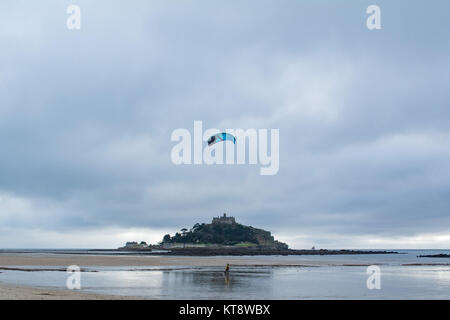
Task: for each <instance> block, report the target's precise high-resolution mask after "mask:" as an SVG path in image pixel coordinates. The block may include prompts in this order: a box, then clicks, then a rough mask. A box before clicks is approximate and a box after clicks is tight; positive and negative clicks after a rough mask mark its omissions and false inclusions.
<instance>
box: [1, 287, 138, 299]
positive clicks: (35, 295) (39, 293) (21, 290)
mask: <svg viewBox="0 0 450 320" xmlns="http://www.w3.org/2000/svg"><path fill="white" fill-rule="evenodd" d="M136 299H142V298H139V297H123V296H113V295H105V294H95V293H85V292H79V291H73V290H54V289H45V288H32V287H23V286H16V285H10V284H4V283H0V300H136Z"/></svg>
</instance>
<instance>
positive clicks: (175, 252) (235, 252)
mask: <svg viewBox="0 0 450 320" xmlns="http://www.w3.org/2000/svg"><path fill="white" fill-rule="evenodd" d="M127 251H129V252H132V253H140V254H157V255H170V256H272V255H282V256H289V255H342V254H352V255H356V254H398V252H396V251H379V250H376V251H369V250H327V249H319V250H295V249H286V250H276V249H258V248H214V249H212V248H176V249H175V248H174V249H171V250H167V251H166V252H161V251H158V252H155V251H153V252H152V251H150V250H142V249H134V250H127Z"/></svg>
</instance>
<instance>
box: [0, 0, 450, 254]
mask: <svg viewBox="0 0 450 320" xmlns="http://www.w3.org/2000/svg"><path fill="white" fill-rule="evenodd" d="M75 2H76V4H78V5H79V6H80V8H81V15H82V24H81V30H79V31H69V30H68V29H67V28H66V19H67V17H68V15H67V14H66V7H67V6H68V5H70V4H73V1H67V3H65V2H64V1H45V2H42V3H40V4H38V3H29V2H25V1H12V0H7V1H3V2H2V3H1V4H0V40H1V41H0V147H1V150H2V151H1V157H0V229H1V230H0V232H1V235H2V236H1V237H0V247H5V248H13V247H51V246H59V247H99V246H103V247H116V246H118V245H121V244H122V241H125V238H127V237H129V239H126V240H130V241H131V240H146V241H153V242H154V241H156V240H154V239H160V238H161V237H162V235H163V234H164V233H166V232H169V231H170V232H174V231H176V230H178V229H180V228H182V227H190V226H192V225H193V224H194V223H196V222H208V221H209V220H210V219H211V217H212V216H215V215H218V214H221V213H222V212H227V213H229V214H231V215H234V216H236V218H237V220H238V221H239V222H242V223H244V224H248V225H253V226H256V227H261V228H265V229H268V230H273V231H274V233H275V235H276V236H277V237H279V238H280V239H282V240H283V241H286V242H288V243H289V244H291V245H292V246H294V247H310V246H312V245H316V247H328V248H342V247H347V248H349V247H359V248H364V247H367V248H369V247H385V248H388V247H398V246H403V247H427V246H428V247H436V248H437V247H440V248H444V247H449V246H450V242H449V241H450V240H449V238H448V237H447V236H446V235H448V234H449V232H450V215H449V210H450V191H449V190H450V161H449V159H450V149H449V141H450V139H449V138H450V108H449V106H450V94H449V92H448V87H449V84H450V58H449V57H450V55H449V52H450V39H449V37H450V36H449V34H448V30H449V27H450V26H449V22H448V20H447V19H446V17H445V12H448V10H449V9H450V7H449V5H448V4H447V3H445V2H436V3H434V4H433V5H431V4H429V3H426V2H425V1H417V2H415V3H411V2H410V1H396V2H395V3H392V2H390V1H379V5H380V7H381V10H382V29H381V30H379V31H369V30H368V29H367V28H366V25H365V19H366V14H365V9H366V7H367V6H368V5H369V4H371V3H365V2H364V1H346V2H345V3H341V2H340V3H335V2H334V1H314V2H312V1H294V0H286V1H283V4H281V3H275V2H273V1H256V0H255V1H253V0H252V1H250V0H247V1H239V2H230V1H206V0H205V1H200V0H197V1H183V2H170V3H168V2H167V1H133V4H126V3H124V2H121V1H95V2H93V1H87V0H77V1H75ZM194 120H202V121H203V123H204V126H205V128H222V129H226V128H268V129H270V128H279V129H280V171H279V173H278V174H277V175H276V176H271V177H270V176H260V175H259V168H258V167H256V166H248V165H245V166H206V165H205V166H175V165H173V164H172V162H171V161H170V151H171V148H172V147H173V145H174V143H172V142H171V141H170V135H171V133H172V131H173V130H174V129H177V128H187V129H190V130H192V129H193V121H194ZM116 234H117V237H116V236H115V235H116ZM78 235H80V236H81V235H82V238H83V241H81V240H80V239H81V237H80V236H78ZM123 235H126V237H125V236H123ZM141 238H142V239H141Z"/></svg>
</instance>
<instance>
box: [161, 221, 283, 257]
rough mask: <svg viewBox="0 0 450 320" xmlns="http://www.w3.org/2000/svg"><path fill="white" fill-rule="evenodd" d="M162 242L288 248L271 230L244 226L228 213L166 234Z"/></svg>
mask: <svg viewBox="0 0 450 320" xmlns="http://www.w3.org/2000/svg"><path fill="white" fill-rule="evenodd" d="M162 244H163V245H165V246H170V244H183V245H186V244H187V245H189V244H190V245H222V246H237V247H241V248H245V247H254V246H259V247H265V248H272V249H279V250H282V249H288V245H287V244H285V243H282V242H279V241H276V240H275V239H274V237H273V236H272V235H271V233H270V232H269V231H266V230H263V229H257V228H253V227H250V226H244V225H242V224H240V223H237V222H236V221H235V219H234V218H233V217H227V216H226V214H224V215H223V216H221V217H217V218H214V219H213V221H212V223H209V224H206V223H202V224H199V223H196V224H195V225H194V226H193V227H192V229H190V230H189V231H188V230H187V229H185V228H184V229H181V233H179V232H177V233H176V234H175V235H174V236H170V235H169V234H166V235H165V236H164V238H163V241H162Z"/></svg>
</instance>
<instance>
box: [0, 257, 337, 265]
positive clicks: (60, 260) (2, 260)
mask: <svg viewBox="0 0 450 320" xmlns="http://www.w3.org/2000/svg"><path fill="white" fill-rule="evenodd" d="M227 263H229V264H231V265H240V266H244V265H274V266H276V265H280V263H279V262H278V261H276V260H274V259H273V258H272V259H271V258H270V257H264V256H263V257H259V258H258V259H253V258H250V257H249V258H239V257H226V256H225V257H224V256H213V257H194V256H189V257H181V256H112V255H82V254H79V255H78V254H0V267H7V266H66V267H67V266H70V265H77V266H80V267H83V266H85V267H93V266H111V267H112V266H194V267H195V266H198V267H202V266H224V267H225V265H226V264H227ZM302 263H303V262H302ZM327 263H328V262H327V261H326V260H325V259H324V260H323V261H320V262H318V261H304V264H305V265H308V266H315V265H318V264H327ZM282 265H286V266H289V265H293V266H299V264H298V260H297V261H295V260H289V259H284V260H283V263H282Z"/></svg>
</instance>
